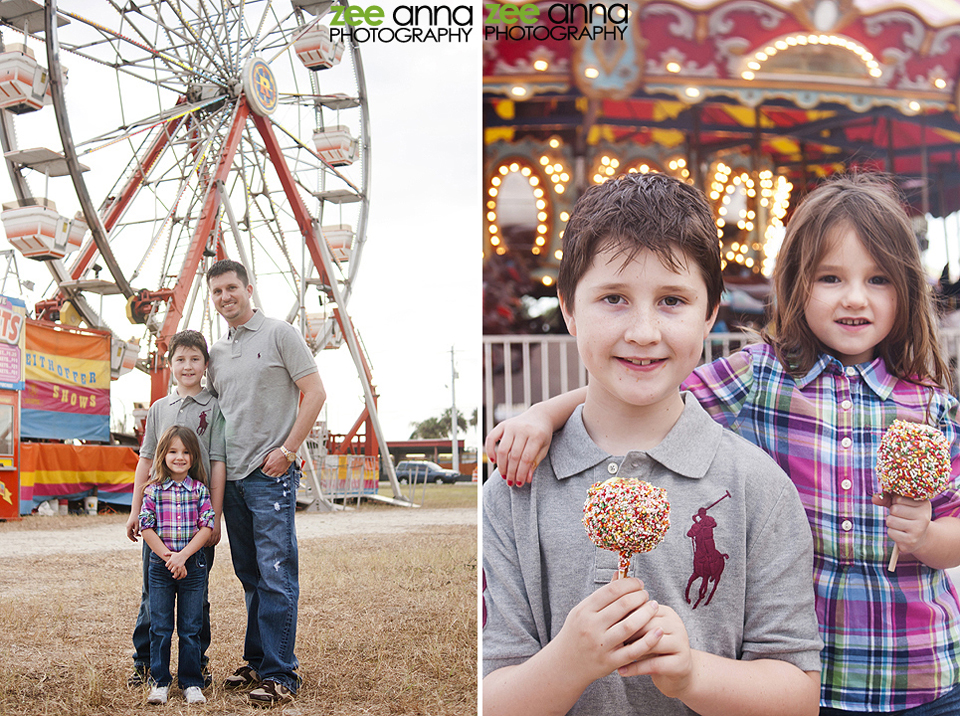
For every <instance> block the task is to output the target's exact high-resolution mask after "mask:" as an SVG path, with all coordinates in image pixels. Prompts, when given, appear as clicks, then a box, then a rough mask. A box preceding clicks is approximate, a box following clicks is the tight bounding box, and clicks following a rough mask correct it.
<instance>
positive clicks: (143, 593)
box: [133, 539, 215, 671]
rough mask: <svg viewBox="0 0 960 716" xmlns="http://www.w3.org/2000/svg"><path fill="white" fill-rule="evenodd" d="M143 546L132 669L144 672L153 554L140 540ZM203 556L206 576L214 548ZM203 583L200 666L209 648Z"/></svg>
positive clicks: (207, 602)
mask: <svg viewBox="0 0 960 716" xmlns="http://www.w3.org/2000/svg"><path fill="white" fill-rule="evenodd" d="M140 542H141V543H142V544H143V553H142V555H143V559H142V562H143V582H142V583H141V587H140V609H139V610H138V611H137V623H136V624H135V625H134V627H133V649H134V652H133V668H135V669H137V670H139V671H146V670H147V669H148V668H149V667H150V555H151V554H153V552H152V551H151V550H150V548H149V547H148V546H147V543H146V542H144V541H143V540H142V539H141V540H140ZM202 551H203V556H204V559H205V561H206V563H207V574H208V577H209V573H210V570H211V569H213V557H214V552H215V548H214V547H204V548H203V550H202ZM208 583H209V582H204V583H203V626H202V627H200V664H201V665H202V666H206V665H207V662H208V661H209V659H208V658H207V649H208V648H209V647H210V600H209V599H208V595H207V584H208Z"/></svg>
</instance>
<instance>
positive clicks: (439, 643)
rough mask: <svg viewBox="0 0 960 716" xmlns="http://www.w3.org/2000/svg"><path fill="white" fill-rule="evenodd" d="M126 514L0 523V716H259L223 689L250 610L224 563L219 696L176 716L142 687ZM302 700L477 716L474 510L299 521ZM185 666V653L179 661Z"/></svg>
mask: <svg viewBox="0 0 960 716" xmlns="http://www.w3.org/2000/svg"><path fill="white" fill-rule="evenodd" d="M125 522H126V515H124V514H111V515H106V514H101V515H98V516H95V517H94V516H89V517H88V516H68V517H50V518H46V517H44V518H40V517H36V516H35V517H31V518H27V519H25V520H23V521H21V522H10V523H0V715H2V716H7V714H9V715H10V716H54V715H56V716H60V715H61V714H69V715H70V716H101V714H104V713H110V714H114V715H115V716H137V715H138V714H143V713H148V712H149V713H153V712H156V713H160V712H161V711H162V712H163V713H168V714H172V713H177V714H187V713H191V714H192V713H198V714H199V713H216V714H224V715H227V714H229V715H230V716H254V715H255V714H256V715H257V716H259V714H260V713H264V712H263V711H262V710H260V709H256V708H255V707H253V706H249V705H248V704H247V703H246V700H245V695H244V694H237V693H235V692H232V691H225V690H224V689H223V688H222V682H223V679H224V678H225V677H226V676H227V675H228V674H230V673H231V672H232V670H233V669H234V668H236V666H237V665H238V664H239V663H240V661H241V658H240V657H241V655H242V653H243V634H244V628H243V625H244V623H245V609H244V602H243V593H242V589H241V588H240V586H239V583H238V582H237V579H236V577H235V576H234V574H233V570H232V568H231V565H230V554H229V543H228V541H227V540H226V537H225V538H224V542H222V543H221V546H220V547H218V549H217V557H216V562H215V565H214V568H213V569H212V570H211V577H210V602H211V605H213V608H212V609H211V626H212V632H213V642H212V644H211V647H210V650H209V651H208V656H210V660H211V672H212V674H213V677H214V685H213V686H212V687H211V688H210V689H208V690H207V692H206V695H207V698H208V700H209V701H208V703H207V704H206V705H205V706H202V707H199V708H198V707H190V708H186V707H185V706H184V704H183V701H182V697H181V695H180V694H179V692H175V693H174V696H173V697H172V699H171V703H170V704H168V705H167V707H165V708H159V709H157V708H154V709H151V708H150V707H149V706H146V704H145V699H146V690H142V689H131V688H129V687H127V685H126V678H127V676H128V675H129V672H130V668H131V663H132V662H131V660H130V654H131V641H130V632H131V629H132V626H133V621H134V617H135V615H136V610H137V605H138V602H139V592H140V546H139V544H134V543H132V542H130V541H129V540H127V538H126V536H125V533H124V524H125ZM297 532H298V541H299V544H300V566H301V574H300V588H301V592H300V608H299V616H300V620H299V621H300V623H299V626H298V639H297V656H298V658H299V660H300V671H299V673H300V675H301V677H302V679H303V685H302V688H301V689H300V692H299V694H298V697H297V699H296V700H295V701H294V703H292V704H290V705H289V706H287V707H284V708H280V709H275V710H273V711H272V713H278V714H280V713H282V714H287V715H289V716H307V715H308V714H309V716H356V715H357V714H367V715H368V716H406V715H408V714H409V715H410V716H470V715H471V714H476V713H477V635H478V630H477V629H478V627H477V594H478V579H477V569H478V564H477V509H476V508H475V507H470V508H466V507H446V508H420V509H407V508H377V507H376V506H364V507H362V508H361V509H360V510H358V511H355V512H334V513H315V512H301V513H298V514H297ZM174 652H175V650H174Z"/></svg>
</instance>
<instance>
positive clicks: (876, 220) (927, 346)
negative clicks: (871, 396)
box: [762, 173, 950, 388]
mask: <svg viewBox="0 0 960 716" xmlns="http://www.w3.org/2000/svg"><path fill="white" fill-rule="evenodd" d="M848 230H852V231H854V232H855V233H856V235H857V236H858V237H859V239H860V241H861V242H863V246H864V248H865V249H866V250H867V252H868V253H869V254H870V256H871V257H873V260H874V261H876V262H877V265H878V266H882V267H883V270H884V272H885V273H886V275H887V277H888V279H889V280H890V282H891V284H892V285H893V287H894V289H895V291H896V295H897V315H896V319H895V320H894V325H893V328H892V329H891V331H890V334H889V335H888V336H887V337H886V338H884V340H883V341H882V342H881V343H880V344H879V345H878V346H877V348H876V351H877V355H879V356H882V357H883V360H884V363H885V364H886V368H887V370H888V371H889V372H890V373H891V374H892V375H895V376H897V377H898V378H900V379H902V380H906V381H909V382H911V383H917V384H923V385H931V384H934V385H937V386H940V387H942V388H949V386H950V373H949V371H948V369H947V365H946V362H945V361H944V359H943V356H942V355H941V350H940V341H939V337H938V333H937V323H936V318H935V315H934V311H933V306H932V304H931V300H930V287H929V285H928V284H927V280H926V276H925V274H924V271H923V267H922V266H921V264H920V251H919V247H918V245H917V238H916V236H915V235H914V232H913V229H912V228H911V226H910V221H909V219H908V218H907V214H906V212H905V211H904V209H903V206H902V204H901V203H900V197H899V196H898V193H897V190H896V189H895V188H894V186H893V185H892V184H891V183H890V181H889V180H888V179H887V178H886V177H885V176H884V175H882V174H876V173H857V174H845V175H841V176H837V177H835V178H832V179H830V180H829V181H827V182H826V183H825V184H823V185H821V186H820V187H818V188H817V189H816V190H814V191H813V192H811V193H810V194H809V196H807V198H806V199H804V201H803V202H802V203H801V204H800V205H799V206H798V207H797V210H796V212H795V213H794V215H793V217H792V218H791V219H790V221H789V222H788V224H787V230H786V236H785V237H784V241H783V246H782V247H781V249H780V254H779V256H778V257H777V266H776V269H775V270H774V275H773V280H774V291H775V295H776V305H775V307H774V311H773V321H772V324H771V326H770V327H769V328H768V329H764V331H763V333H762V336H763V339H764V341H766V342H767V343H768V344H770V345H771V346H772V347H773V349H774V350H775V351H776V354H777V358H778V359H779V360H780V362H781V363H782V364H783V365H784V366H785V367H786V368H787V370H788V371H789V372H790V373H791V374H792V375H793V376H795V377H800V376H802V375H804V374H806V373H807V372H808V371H809V370H810V368H812V367H813V364H814V363H815V362H816V361H817V358H818V357H819V355H820V353H821V352H822V351H823V346H822V345H821V344H820V341H819V340H817V338H816V336H814V334H813V332H812V331H811V330H810V327H809V326H808V325H807V321H806V318H805V310H806V306H807V302H808V300H809V298H810V292H811V290H812V287H813V281H814V275H815V273H816V270H817V267H818V266H819V265H820V262H821V261H822V259H823V257H824V255H825V254H826V253H827V251H828V250H829V249H830V247H831V246H832V243H833V241H835V240H836V239H837V238H838V237H839V236H840V235H841V234H842V233H843V232H844V231H848Z"/></svg>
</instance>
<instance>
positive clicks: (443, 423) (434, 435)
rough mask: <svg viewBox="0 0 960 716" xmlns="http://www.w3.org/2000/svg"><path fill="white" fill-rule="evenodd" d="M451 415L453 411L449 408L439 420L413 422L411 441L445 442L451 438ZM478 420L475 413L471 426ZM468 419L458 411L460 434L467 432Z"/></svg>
mask: <svg viewBox="0 0 960 716" xmlns="http://www.w3.org/2000/svg"><path fill="white" fill-rule="evenodd" d="M450 413H451V409H450V408H447V409H446V410H444V411H443V414H442V415H441V416H440V417H439V418H427V419H426V420H421V421H420V422H413V423H410V425H412V426H413V433H411V435H410V439H411V440H417V439H420V440H443V439H444V438H446V439H449V438H450ZM476 419H477V411H476V410H474V411H473V419H472V422H470V423H469V424H470V425H475V424H476ZM467 425H468V422H467V419H466V418H465V417H464V416H463V413H461V412H460V411H459V410H458V411H457V427H458V428H459V429H460V432H466V431H467Z"/></svg>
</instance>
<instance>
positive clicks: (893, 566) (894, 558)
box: [887, 543, 900, 572]
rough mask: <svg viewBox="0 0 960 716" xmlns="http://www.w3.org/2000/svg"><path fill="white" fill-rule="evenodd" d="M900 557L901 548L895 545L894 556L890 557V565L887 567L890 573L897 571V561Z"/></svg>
mask: <svg viewBox="0 0 960 716" xmlns="http://www.w3.org/2000/svg"><path fill="white" fill-rule="evenodd" d="M899 557H900V546H899V545H897V544H896V543H894V545H893V554H891V555H890V564H888V565H887V571H888V572H895V571H897V559H899Z"/></svg>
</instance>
